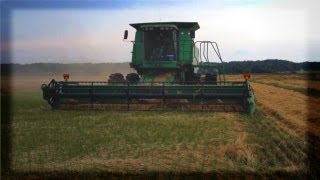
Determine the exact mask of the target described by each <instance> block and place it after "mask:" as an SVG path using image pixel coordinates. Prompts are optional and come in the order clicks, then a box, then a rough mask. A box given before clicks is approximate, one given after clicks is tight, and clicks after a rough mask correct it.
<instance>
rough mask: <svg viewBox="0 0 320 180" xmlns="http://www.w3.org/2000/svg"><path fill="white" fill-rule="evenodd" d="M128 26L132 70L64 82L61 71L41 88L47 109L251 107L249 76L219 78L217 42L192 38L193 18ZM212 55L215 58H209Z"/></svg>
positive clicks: (220, 64) (195, 25)
mask: <svg viewBox="0 0 320 180" xmlns="http://www.w3.org/2000/svg"><path fill="white" fill-rule="evenodd" d="M131 26H132V27H134V28H135V29H136V35H135V41H131V42H132V43H133V52H132V62H131V63H130V67H132V68H134V69H135V70H136V71H137V73H130V74H128V75H126V77H125V78H124V76H123V75H122V74H120V73H115V74H111V75H110V76H109V79H108V80H107V81H101V82H85V81H69V80H68V79H69V75H68V74H64V79H65V80H64V81H56V80H52V81H51V82H50V83H49V84H43V85H42V87H41V88H42V91H43V98H44V99H45V100H47V101H48V103H49V104H50V105H51V107H52V108H64V109H68V108H72V109H73V108H76V109H78V108H92V109H119V110H120V109H121V110H132V109H137V110H150V109H152V110H158V109H159V110H160V109H163V110H165V109H184V110H207V111H245V112H247V113H248V114H252V113H253V112H254V94H253V91H252V88H251V86H250V83H249V80H248V79H249V77H250V75H249V74H245V76H244V77H245V80H244V81H238V82H230V81H225V76H224V69H223V61H222V58H221V55H220V51H219V48H218V44H217V43H216V42H211V41H194V37H195V31H196V30H197V29H199V28H200V27H199V24H198V23H197V22H159V23H138V24H131ZM127 36H128V31H125V34H124V39H127ZM212 55H214V57H215V58H216V59H217V60H218V62H215V63H214V62H212Z"/></svg>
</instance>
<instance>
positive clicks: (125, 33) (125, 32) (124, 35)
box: [123, 30, 128, 39]
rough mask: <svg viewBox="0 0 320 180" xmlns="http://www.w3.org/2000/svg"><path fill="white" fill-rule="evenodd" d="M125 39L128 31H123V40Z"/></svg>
mask: <svg viewBox="0 0 320 180" xmlns="http://www.w3.org/2000/svg"><path fill="white" fill-rule="evenodd" d="M127 38H128V30H125V31H124V34H123V39H127Z"/></svg>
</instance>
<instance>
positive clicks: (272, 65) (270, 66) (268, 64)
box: [1, 59, 320, 75]
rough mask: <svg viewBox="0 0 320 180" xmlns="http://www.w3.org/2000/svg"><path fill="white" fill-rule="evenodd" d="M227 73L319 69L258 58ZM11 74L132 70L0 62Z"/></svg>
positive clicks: (103, 65)
mask: <svg viewBox="0 0 320 180" xmlns="http://www.w3.org/2000/svg"><path fill="white" fill-rule="evenodd" d="M224 69H225V72H226V73H227V74H238V73H243V72H251V73H276V72H297V71H320V62H302V63H294V62H291V61H286V60H277V59H272V60H262V61H260V60H258V61H231V62H226V63H224ZM10 71H11V73H12V74H17V75H18V74H30V75H31V74H35V75H51V74H62V73H71V74H73V73H81V74H110V73H115V72H120V73H129V72H134V70H133V69H131V68H130V66H129V63H99V64H92V63H75V64H59V63H34V64H24V65H22V64H1V75H6V74H8V73H10Z"/></svg>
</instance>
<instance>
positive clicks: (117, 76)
mask: <svg viewBox="0 0 320 180" xmlns="http://www.w3.org/2000/svg"><path fill="white" fill-rule="evenodd" d="M108 83H112V84H118V83H120V84H123V83H126V80H125V79H124V76H123V75H122V74H121V73H114V74H111V75H110V76H109V80H108Z"/></svg>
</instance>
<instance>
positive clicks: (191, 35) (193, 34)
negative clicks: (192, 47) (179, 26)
mask: <svg viewBox="0 0 320 180" xmlns="http://www.w3.org/2000/svg"><path fill="white" fill-rule="evenodd" d="M190 37H191V38H192V39H194V38H195V37H196V35H195V33H194V31H191V32H190Z"/></svg>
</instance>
